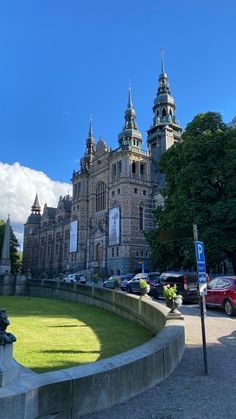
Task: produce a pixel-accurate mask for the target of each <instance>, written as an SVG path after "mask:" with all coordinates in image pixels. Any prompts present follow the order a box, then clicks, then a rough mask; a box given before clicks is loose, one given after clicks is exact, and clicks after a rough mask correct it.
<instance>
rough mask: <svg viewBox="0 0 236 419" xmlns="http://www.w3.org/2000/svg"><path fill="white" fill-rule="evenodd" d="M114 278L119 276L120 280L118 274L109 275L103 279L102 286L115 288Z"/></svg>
mask: <svg viewBox="0 0 236 419" xmlns="http://www.w3.org/2000/svg"><path fill="white" fill-rule="evenodd" d="M115 278H119V279H120V280H121V278H120V276H119V275H112V276H110V278H108V279H107V280H106V281H104V283H103V286H104V288H111V289H114V288H115Z"/></svg>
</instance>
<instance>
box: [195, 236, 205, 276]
mask: <svg viewBox="0 0 236 419" xmlns="http://www.w3.org/2000/svg"><path fill="white" fill-rule="evenodd" d="M195 250H196V261H197V271H198V282H199V284H206V282H207V279H206V264H205V254H204V244H203V242H199V241H196V242H195Z"/></svg>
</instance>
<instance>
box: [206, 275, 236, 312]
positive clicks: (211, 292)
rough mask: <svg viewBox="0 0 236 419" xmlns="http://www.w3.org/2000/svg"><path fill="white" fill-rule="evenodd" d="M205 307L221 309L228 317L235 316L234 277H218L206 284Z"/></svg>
mask: <svg viewBox="0 0 236 419" xmlns="http://www.w3.org/2000/svg"><path fill="white" fill-rule="evenodd" d="M206 305H207V306H208V307H221V308H223V309H224V311H225V313H226V314H227V315H228V316H232V314H236V276H219V277H217V278H214V279H212V281H210V282H209V283H208V284H207V295H206Z"/></svg>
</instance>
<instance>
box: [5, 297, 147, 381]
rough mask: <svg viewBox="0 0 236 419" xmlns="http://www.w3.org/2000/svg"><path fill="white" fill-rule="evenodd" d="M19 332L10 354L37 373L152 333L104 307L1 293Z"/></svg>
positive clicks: (116, 349) (113, 350)
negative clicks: (12, 353)
mask: <svg viewBox="0 0 236 419" xmlns="http://www.w3.org/2000/svg"><path fill="white" fill-rule="evenodd" d="M0 307H1V308H4V309H5V310H6V311H7V314H8V318H9V320H10V322H11V324H10V326H9V327H8V329H7V331H9V332H11V333H13V334H14V335H15V336H16V337H17V342H16V343H14V347H13V348H14V358H15V359H16V360H17V361H18V362H20V363H21V364H23V365H24V366H25V367H27V368H30V369H32V370H33V371H35V372H38V373H41V372H46V371H53V370H58V369H62V368H68V367H73V366H75V365H82V364H86V363H88V362H95V361H97V360H99V359H103V358H107V357H109V356H112V355H116V354H118V353H121V352H124V351H127V350H128V349H131V348H134V347H135V346H138V345H141V344H142V343H144V342H145V341H147V340H148V339H150V337H151V333H150V332H149V331H148V330H146V329H144V328H143V327H141V326H139V325H138V324H136V323H134V322H132V321H129V320H126V319H123V318H122V317H120V316H117V315H115V314H113V313H110V312H108V311H106V310H103V309H100V308H97V307H94V306H90V305H86V304H80V303H73V302H70V301H64V300H56V299H46V298H33V297H32V298H31V297H5V296H1V297H0Z"/></svg>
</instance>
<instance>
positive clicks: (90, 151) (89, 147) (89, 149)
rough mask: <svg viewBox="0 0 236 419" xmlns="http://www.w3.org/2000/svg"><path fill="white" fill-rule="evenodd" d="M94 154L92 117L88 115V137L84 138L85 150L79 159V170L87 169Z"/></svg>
mask: <svg viewBox="0 0 236 419" xmlns="http://www.w3.org/2000/svg"><path fill="white" fill-rule="evenodd" d="M94 154H95V138H94V135H93V128H92V117H90V125H89V133H88V138H87V140H86V151H85V154H84V157H82V159H81V160H80V165H81V171H82V172H83V171H87V170H88V168H89V166H90V165H91V162H92V161H93V159H94Z"/></svg>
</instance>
